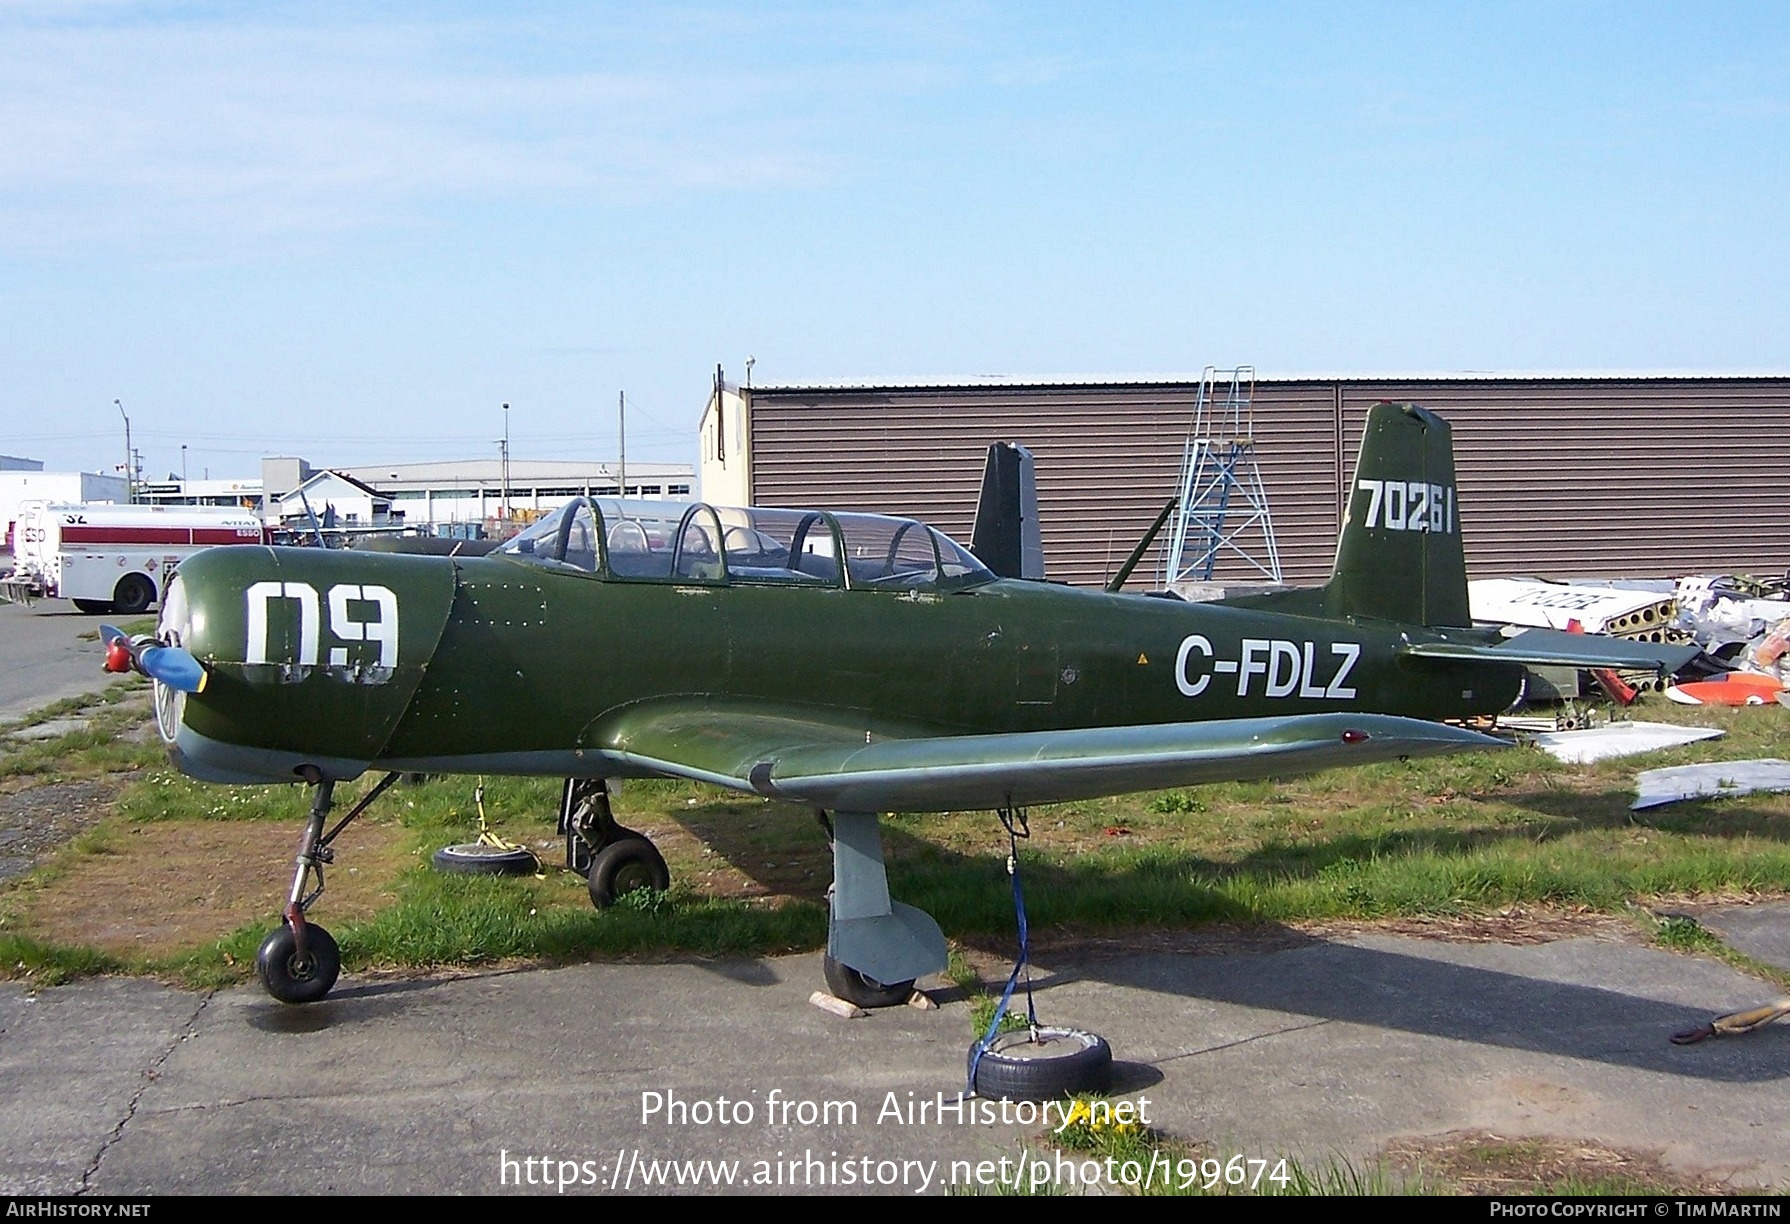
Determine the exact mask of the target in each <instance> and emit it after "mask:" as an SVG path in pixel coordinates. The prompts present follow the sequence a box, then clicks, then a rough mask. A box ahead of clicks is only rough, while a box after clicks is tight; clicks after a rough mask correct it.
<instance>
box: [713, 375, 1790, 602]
mask: <svg viewBox="0 0 1790 1224" xmlns="http://www.w3.org/2000/svg"><path fill="white" fill-rule="evenodd" d="M1195 390H1196V388H1195V386H1194V384H1192V383H1162V384H1142V383H1131V384H1119V385H1108V386H1081V385H1071V386H1066V385H1050V386H1030V387H1025V386H969V387H938V388H883V389H808V388H758V389H754V390H752V391H750V392H749V393H748V394H749V395H750V396H751V418H750V419H751V429H752V443H751V445H752V486H753V487H752V492H753V497H752V500H753V501H754V502H755V503H756V504H758V505H795V506H804V505H825V506H830V507H839V508H847V509H861V510H878V511H882V512H884V513H890V514H905V515H912V516H914V517H918V518H923V519H926V520H927V521H928V522H931V523H934V524H936V525H937V526H938V527H939V528H940V529H941V530H943V531H945V532H946V533H947V534H949V535H952V536H955V537H957V538H959V539H962V540H967V539H968V536H969V530H970V520H971V518H972V517H973V515H974V513H975V499H976V488H977V484H978V482H979V481H980V479H981V475H982V462H983V456H984V454H985V452H986V450H987V447H988V444H989V443H990V442H991V441H996V440H1002V441H1012V442H1020V443H1023V444H1024V445H1026V446H1028V447H1030V448H1031V450H1032V452H1033V454H1034V455H1035V456H1036V458H1037V476H1038V497H1039V518H1040V525H1041V527H1042V532H1043V537H1044V551H1045V556H1046V559H1047V563H1048V566H1049V572H1050V575H1051V577H1052V578H1055V579H1058V580H1062V581H1068V582H1073V583H1077V584H1082V585H1098V584H1099V583H1100V582H1102V581H1103V580H1104V579H1105V577H1106V575H1108V574H1109V573H1111V572H1112V570H1114V569H1115V568H1117V566H1118V565H1119V563H1120V562H1121V561H1122V560H1123V559H1124V557H1125V555H1126V553H1127V552H1129V551H1130V549H1131V547H1132V546H1133V545H1134V544H1135V543H1136V542H1137V540H1138V538H1139V537H1140V536H1141V535H1142V534H1143V532H1144V530H1145V529H1146V528H1147V527H1148V525H1149V523H1150V521H1151V519H1153V518H1154V517H1155V515H1156V513H1157V511H1159V510H1160V509H1161V508H1162V504H1163V502H1164V501H1165V500H1166V499H1167V498H1168V497H1170V496H1171V495H1173V493H1174V491H1175V486H1176V481H1177V479H1178V477H1179V474H1180V467H1181V455H1182V446H1183V443H1184V441H1185V438H1186V434H1187V429H1188V425H1189V421H1190V417H1191V414H1192V411H1193V401H1194V395H1195ZM1383 399H1393V400H1413V401H1415V402H1417V403H1420V404H1423V405H1425V406H1426V407H1429V408H1432V409H1434V410H1436V411H1437V412H1439V413H1440V414H1441V415H1442V416H1443V417H1444V418H1445V419H1447V420H1448V421H1449V423H1450V424H1451V425H1452V426H1453V427H1454V431H1455V462H1456V467H1457V476H1458V479H1459V483H1460V499H1461V505H1462V508H1463V518H1462V530H1463V534H1464V536H1465V540H1466V546H1467V560H1468V567H1469V570H1470V572H1471V573H1472V574H1473V575H1474V576H1475V577H1495V576H1498V575H1505V574H1546V575H1553V576H1566V575H1575V574H1576V575H1601V576H1608V577H1620V576H1625V575H1626V576H1635V577H1641V576H1672V575H1677V574H1682V573H1692V572H1698V571H1735V570H1740V571H1748V572H1754V573H1781V572H1783V571H1784V569H1785V568H1786V566H1790V451H1787V450H1786V447H1785V445H1784V442H1785V440H1786V439H1790V378H1706V379H1705V378H1674V379H1621V378H1609V379H1604V378H1597V379H1520V380H1518V379H1494V378H1485V379H1459V380H1417V381H1408V382H1399V381H1392V380H1344V381H1329V380H1324V381H1264V382H1259V383H1258V384H1257V385H1256V394H1255V439H1256V450H1257V457H1258V460H1259V462H1260V465H1261V470H1262V478H1263V481H1264V483H1265V484H1266V486H1267V489H1268V495H1269V501H1270V504H1271V507H1272V510H1273V514H1274V523H1275V529H1276V531H1275V534H1276V537H1277V539H1278V542H1279V546H1280V554H1281V560H1282V565H1283V568H1284V570H1285V573H1286V576H1287V577H1288V579H1289V580H1291V581H1295V582H1316V581H1321V580H1322V579H1323V578H1324V577H1325V576H1326V575H1327V574H1328V573H1329V569H1330V562H1331V558H1332V556H1333V554H1334V552H1335V547H1336V531H1337V525H1338V521H1339V518H1338V514H1339V507H1340V505H1341V502H1342V492H1343V488H1344V485H1345V482H1346V480H1347V479H1348V477H1349V475H1350V474H1351V473H1352V472H1353V470H1354V463H1355V449H1356V446H1357V445H1358V443H1359V440H1360V434H1361V425H1362V421H1363V419H1364V417H1365V415H1366V412H1367V409H1368V407H1369V406H1370V405H1372V404H1373V403H1375V402H1377V401H1379V400H1383ZM1246 543H1249V544H1252V545H1253V543H1254V541H1246ZM1159 552H1160V548H1158V549H1157V550H1154V551H1153V553H1152V555H1151V557H1150V558H1149V559H1148V560H1147V561H1146V562H1145V565H1144V566H1142V567H1140V569H1139V572H1138V576H1137V577H1136V578H1134V579H1133V588H1134V589H1135V588H1137V587H1140V586H1141V585H1143V584H1144V583H1145V581H1146V579H1147V580H1148V581H1150V582H1153V581H1154V575H1155V573H1156V567H1157V566H1158V565H1159V564H1160V562H1159V559H1158V556H1157V553H1159ZM1218 576H1219V577H1221V578H1232V579H1242V578H1249V577H1252V576H1255V575H1253V574H1252V573H1251V571H1249V570H1248V568H1247V567H1246V566H1241V565H1239V564H1237V563H1235V562H1229V563H1226V564H1224V565H1221V567H1220V569H1219V572H1218Z"/></svg>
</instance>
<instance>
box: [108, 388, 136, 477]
mask: <svg viewBox="0 0 1790 1224" xmlns="http://www.w3.org/2000/svg"><path fill="white" fill-rule="evenodd" d="M112 402H113V403H114V404H117V405H118V415H119V416H121V417H123V418H124V500H125V501H127V502H134V501H136V500H137V490H136V486H135V485H134V484H133V483H132V481H131V456H132V455H134V454H135V453H136V452H135V451H133V450H131V418H130V414H129V413H127V412H126V411H125V410H124V404H123V402H122V401H119V400H113V401H112Z"/></svg>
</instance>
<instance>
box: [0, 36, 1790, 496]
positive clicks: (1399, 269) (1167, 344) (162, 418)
mask: <svg viewBox="0 0 1790 1224" xmlns="http://www.w3.org/2000/svg"><path fill="white" fill-rule="evenodd" d="M1787 137H1790V7H1786V6H1784V5H1781V4H1778V5H1774V4H1758V5H1745V4H1736V5H1647V4H1634V3H1621V4H1595V3H1586V4H1569V3H1536V4H1471V5H1469V4H1461V5H1449V4H1411V5H1405V4H1373V5H1349V4H1288V5H1277V4H1266V3H1241V4H1184V5H1168V4H1162V5H1158V4H1141V3H1140V4H1131V5H1068V4H890V5H884V4H863V5H839V4H800V3H788V4H757V5H725V4H707V5H704V4H665V5H654V6H643V5H637V4H627V5H607V4H551V3H536V4H528V3H520V4H517V3H510V4H504V5H502V6H498V5H473V4H463V5H455V4H446V3H442V4H431V5H413V4H406V5H393V6H382V5H379V4H374V3H359V4H344V5H332V4H327V3H307V4H294V5H282V4H254V5H231V4H206V3H187V4H134V3H124V2H119V3H103V2H101V3H38V2H33V0H12V2H5V0H0V453H12V454H25V455H30V456H34V457H38V458H42V459H45V460H47V461H48V462H49V464H50V466H51V467H53V468H70V467H85V468H93V467H96V466H103V465H109V464H112V463H115V462H117V460H118V457H119V455H120V454H121V452H122V450H123V441H122V432H123V424H122V422H121V421H120V420H119V416H118V411H117V409H116V408H115V407H114V406H113V400H114V399H115V398H116V399H121V400H122V401H123V404H124V407H125V408H126V409H127V410H128V411H129V413H130V416H131V423H132V428H133V435H134V440H135V441H136V442H137V445H138V447H139V449H141V450H142V451H143V452H144V456H145V467H146V470H147V471H149V472H150V473H152V474H155V475H161V474H163V473H165V472H167V471H169V470H177V469H178V467H179V464H180V446H181V444H182V443H183V442H184V443H186V444H187V445H188V447H189V451H188V455H189V458H188V463H189V469H190V471H191V473H192V474H193V475H194V476H198V475H199V474H200V473H201V471H203V470H209V472H210V474H211V475H213V476H225V475H239V474H253V473H255V472H257V471H258V463H257V457H258V456H259V455H261V454H263V453H285V454H292V453H297V454H302V455H305V456H307V457H309V458H310V459H312V460H313V461H314V462H319V463H352V462H379V461H386V460H394V461H395V460H408V459H426V458H448V457H463V456H467V455H486V454H489V455H492V456H494V455H495V454H496V449H495V439H496V438H497V437H498V436H499V435H500V434H501V433H502V431H503V419H502V413H501V412H500V410H499V408H498V405H499V404H500V403H502V402H505V401H507V402H509V403H510V404H511V405H512V411H511V422H510V428H511V436H512V440H513V453H514V454H515V455H516V456H517V457H518V458H551V457H559V456H576V457H582V458H592V459H606V458H612V457H613V453H614V449H615V401H616V393H617V391H618V390H622V389H625V390H626V391H627V392H628V398H629V406H630V407H629V423H630V429H629V457H630V459H635V460H639V459H662V460H683V461H694V459H695V454H696V447H695V441H694V429H695V421H696V417H697V413H698V411H699V410H700V407H701V404H702V401H703V399H704V398H705V395H706V393H707V388H708V382H709V378H710V376H711V373H712V370H713V368H714V365H715V364H716V363H717V362H720V363H722V364H723V365H725V367H726V369H727V371H728V374H729V376H730V378H738V377H739V376H740V375H741V373H743V368H744V364H745V359H746V358H747V357H748V356H749V355H750V356H754V357H756V359H757V361H756V366H755V369H754V379H755V381H758V382H761V383H764V382H806V381H822V380H838V379H876V378H896V379H913V378H927V377H941V378H943V377H953V376H965V375H980V374H1021V375H1037V374H1043V375H1049V374H1064V375H1088V374H1107V373H1136V374H1148V373H1158V374H1160V373H1174V372H1182V371H1190V370H1191V371H1197V370H1198V369H1199V368H1200V367H1202V366H1204V365H1207V364H1216V365H1220V366H1229V365H1236V364H1245V363H1247V364H1253V365H1255V366H1257V367H1258V368H1259V369H1261V370H1262V371H1263V372H1295V371H1311V370H1326V371H1343V372H1351V371H1354V372H1370V371H1386V370H1411V371H1440V370H1462V369H1474V370H1496V369H1527V370H1536V369H1546V370H1570V369H1612V370H1623V369H1633V370H1657V369H1709V370H1715V369H1730V370H1731V369H1749V370H1751V369H1773V370H1785V369H1790V258H1787V257H1786V232H1787V231H1790V224H1787V222H1790V139H1787Z"/></svg>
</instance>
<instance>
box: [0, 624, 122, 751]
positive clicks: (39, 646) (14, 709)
mask: <svg viewBox="0 0 1790 1224" xmlns="http://www.w3.org/2000/svg"><path fill="white" fill-rule="evenodd" d="M105 619H107V618H106V617H103V616H89V615H87V614H86V613H84V612H77V611H75V606H74V605H73V604H71V603H69V602H68V601H67V600H66V599H43V600H39V601H37V602H36V603H34V604H29V605H27V604H13V603H0V723H4V722H8V721H11V720H13V719H16V718H20V717H22V716H23V715H25V714H28V713H30V712H31V711H32V710H35V709H38V708H39V707H41V706H46V705H49V704H50V703H51V702H53V701H60V700H61V699H62V698H64V697H76V696H79V695H81V694H82V693H97V692H99V691H100V690H101V689H103V688H105V687H106V686H107V685H108V684H111V683H113V682H114V681H115V680H117V679H118V677H116V676H112V675H109V674H108V673H106V672H105V671H102V670H101V668H100V662H101V658H102V655H101V651H100V645H99V643H98V641H83V640H82V639H81V636H80V635H81V634H83V633H92V632H95V631H97V630H98V629H99V626H100V622H101V621H103V620H105Z"/></svg>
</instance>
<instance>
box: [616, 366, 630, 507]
mask: <svg viewBox="0 0 1790 1224" xmlns="http://www.w3.org/2000/svg"><path fill="white" fill-rule="evenodd" d="M619 394H620V396H621V401H620V404H619V405H618V406H617V408H616V412H617V414H618V415H619V416H620V418H621V429H620V438H621V479H620V481H619V482H618V483H619V485H620V487H619V488H618V489H617V490H616V496H617V497H626V496H627V495H628V393H627V392H626V391H622V392H620V393H619Z"/></svg>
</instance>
